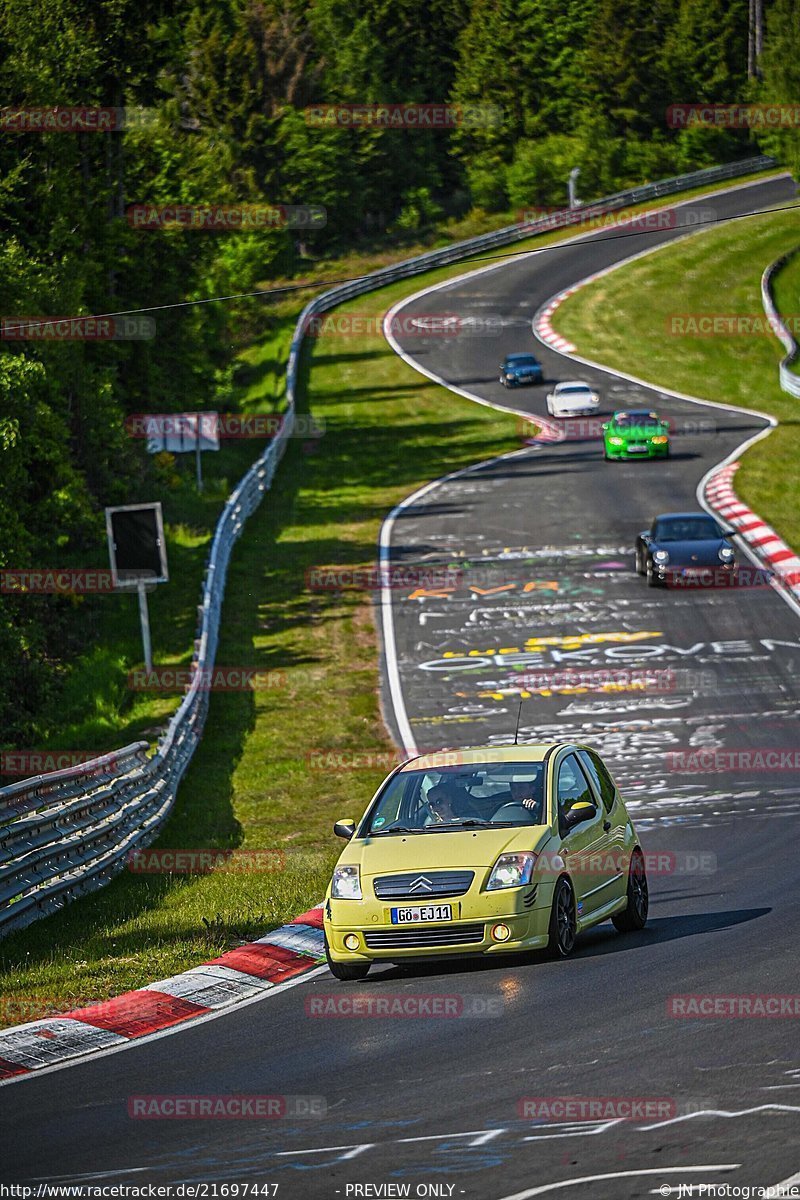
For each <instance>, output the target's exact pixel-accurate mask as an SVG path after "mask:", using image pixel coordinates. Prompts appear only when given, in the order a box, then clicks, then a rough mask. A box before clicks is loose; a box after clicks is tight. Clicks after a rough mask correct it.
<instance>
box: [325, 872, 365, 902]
mask: <svg viewBox="0 0 800 1200" xmlns="http://www.w3.org/2000/svg"><path fill="white" fill-rule="evenodd" d="M331 895H332V896H333V897H334V899H336V900H361V898H362V897H361V874H360V872H359V869H358V867H336V868H335V869H334V872H333V882H332V884H331Z"/></svg>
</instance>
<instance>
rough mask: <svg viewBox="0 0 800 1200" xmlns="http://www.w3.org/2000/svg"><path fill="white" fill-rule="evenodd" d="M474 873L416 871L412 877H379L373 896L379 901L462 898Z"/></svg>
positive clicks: (406, 875) (405, 875)
mask: <svg viewBox="0 0 800 1200" xmlns="http://www.w3.org/2000/svg"><path fill="white" fill-rule="evenodd" d="M474 878H475V872H474V871H416V872H414V874H413V875H408V874H404V875H379V876H378V878H377V879H376V880H375V883H374V887H375V895H376V896H377V897H378V899H379V900H407V899H408V898H409V897H415V898H416V899H418V900H438V899H440V898H441V897H442V896H463V895H464V893H465V892H468V891H469V889H470V885H471V884H472V881H473V879H474Z"/></svg>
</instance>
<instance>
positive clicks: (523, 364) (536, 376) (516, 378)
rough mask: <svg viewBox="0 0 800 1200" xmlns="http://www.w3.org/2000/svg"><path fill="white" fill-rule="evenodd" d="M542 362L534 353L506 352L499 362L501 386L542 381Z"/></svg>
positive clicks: (516, 385) (518, 385)
mask: <svg viewBox="0 0 800 1200" xmlns="http://www.w3.org/2000/svg"><path fill="white" fill-rule="evenodd" d="M542 378H543V376H542V364H541V363H540V362H539V360H538V358H536V356H535V355H534V354H507V355H506V357H505V358H504V359H503V361H502V362H501V364H500V382H501V383H502V385H503V387H520V386H522V385H523V384H525V383H541V382H542Z"/></svg>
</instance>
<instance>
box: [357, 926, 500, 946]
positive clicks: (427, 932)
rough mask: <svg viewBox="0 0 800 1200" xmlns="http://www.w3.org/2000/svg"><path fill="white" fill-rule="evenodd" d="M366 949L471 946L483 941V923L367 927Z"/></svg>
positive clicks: (365, 934)
mask: <svg viewBox="0 0 800 1200" xmlns="http://www.w3.org/2000/svg"><path fill="white" fill-rule="evenodd" d="M364 941H365V942H366V944H367V949H368V950H411V949H425V948H428V947H435V946H472V945H475V944H476V943H478V942H482V941H483V925H458V926H454V925H451V926H444V927H443V926H441V925H439V926H437V927H432V928H431V929H427V928H425V929H423V928H421V927H420V926H415V927H414V928H413V929H381V930H377V929H368V930H365V931H364Z"/></svg>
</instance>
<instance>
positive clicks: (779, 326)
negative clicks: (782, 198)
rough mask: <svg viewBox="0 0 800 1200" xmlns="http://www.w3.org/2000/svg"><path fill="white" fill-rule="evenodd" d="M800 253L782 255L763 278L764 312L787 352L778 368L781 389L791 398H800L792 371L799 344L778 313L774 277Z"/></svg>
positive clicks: (799, 377)
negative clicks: (773, 287) (773, 285)
mask: <svg viewBox="0 0 800 1200" xmlns="http://www.w3.org/2000/svg"><path fill="white" fill-rule="evenodd" d="M798 251H800V247H797V248H795V249H794V250H790V251H789V253H788V254H782V255H781V257H780V258H776V259H775V262H774V263H770V265H769V266H768V267H767V269H766V270H765V271H764V274H763V275H762V276H761V302H762V304H763V305H764V312H765V313H766V314H767V316H768V317H769V320H770V324H771V326H772V329H773V332H774V333H775V336H776V337H777V338H779V339H780V341H781V343H782V345H783V348H784V349H785V351H786V354H785V355H784V357H783V358H782V359H781V362H780V366H779V367H778V377H779V379H780V384H781V388H782V390H783V391H784V392H788V393H789V395H790V396H799V397H800V375H796V374H795V372H794V371H793V370H792V363H793V362H795V361H796V359H797V352H798V346H797V342H796V341H795V339H794V337H793V336H792V334H791V332H790V331H789V329H788V327H787V326H786V323H785V322H784V320H783V318H782V317H781V314H780V313H779V312H778V308H777V305H776V304H775V297H774V296H773V294H772V277H773V275H775V273H776V272H777V271H780V269H781V267H785V266H786V264H787V262H788V261H789V259H790V258H793V257H794V255H795V254H797V253H798Z"/></svg>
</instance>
